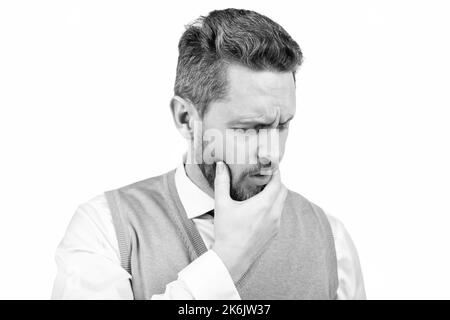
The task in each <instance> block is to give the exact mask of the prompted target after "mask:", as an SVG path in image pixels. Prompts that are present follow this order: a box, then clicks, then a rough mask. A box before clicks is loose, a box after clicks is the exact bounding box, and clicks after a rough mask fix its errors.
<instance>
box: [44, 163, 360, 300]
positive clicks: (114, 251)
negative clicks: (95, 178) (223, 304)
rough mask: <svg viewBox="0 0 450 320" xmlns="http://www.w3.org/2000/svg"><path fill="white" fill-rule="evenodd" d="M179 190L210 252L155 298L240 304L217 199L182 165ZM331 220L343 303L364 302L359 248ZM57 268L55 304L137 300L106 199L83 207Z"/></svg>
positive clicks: (69, 231) (60, 249)
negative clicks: (223, 250) (219, 227)
mask: <svg viewBox="0 0 450 320" xmlns="http://www.w3.org/2000/svg"><path fill="white" fill-rule="evenodd" d="M175 185H176V188H177V191H178V195H179V197H180V200H181V202H182V204H183V206H184V209H185V211H186V214H187V216H188V218H189V219H192V220H193V222H194V224H195V226H196V227H197V229H198V231H199V233H200V235H201V237H202V239H203V241H204V242H205V245H206V248H207V249H208V251H207V252H206V253H204V254H202V255H201V256H200V257H198V258H197V259H196V260H194V261H193V262H192V263H190V264H189V265H188V266H186V267H185V268H184V269H183V270H181V271H180V272H179V273H178V279H177V280H175V281H173V282H171V283H168V284H167V286H166V289H165V292H161V294H157V295H154V296H153V297H152V299H181V300H187V299H224V300H228V299H233V300H238V299H240V296H239V293H238V291H237V290H236V287H235V285H234V283H233V280H232V278H231V276H230V274H229V272H228V270H227V268H226V267H225V265H224V264H223V262H222V260H221V259H220V258H219V256H218V255H217V254H216V253H215V252H214V251H213V250H212V249H211V247H212V245H213V243H214V219H213V218H212V217H211V216H210V215H207V214H205V213H206V212H208V211H210V210H212V209H214V199H213V198H211V197H210V196H209V195H207V194H206V193H204V192H203V191H202V190H201V189H200V188H198V187H197V186H196V185H195V184H194V183H193V182H192V181H191V180H190V179H189V177H188V176H187V175H186V172H185V170H184V165H183V164H181V165H180V166H179V167H178V168H177V170H176V172H175ZM327 217H328V221H329V222H330V225H331V229H332V232H333V236H334V241H335V248H336V257H337V267H338V279H339V286H338V291H337V295H338V299H365V298H366V295H365V289H364V282H363V277H362V273H361V267H360V263H359V258H358V254H357V251H356V248H355V246H354V245H353V242H352V240H351V238H350V236H349V234H348V233H347V231H346V230H345V228H344V226H343V225H342V223H341V222H340V221H339V220H337V219H336V218H334V217H332V216H330V215H328V214H327ZM56 263H57V266H58V273H57V276H56V279H55V283H54V287H53V294H52V298H53V299H133V292H132V288H131V283H130V279H131V275H130V274H129V273H128V272H127V271H125V269H123V268H122V267H121V265H120V254H119V246H118V242H117V237H116V233H115V229H114V225H113V222H112V216H111V212H110V209H109V206H108V203H107V200H106V198H105V196H104V194H101V195H99V196H97V197H95V198H93V199H91V200H90V201H88V202H86V203H84V204H82V205H80V206H79V207H78V209H77V210H76V212H75V214H74V216H73V218H72V220H71V222H70V224H69V226H68V228H67V231H66V234H65V236H64V238H63V240H62V241H61V243H60V244H59V246H58V248H57V250H56ZM155 276H156V277H157V276H158V275H155Z"/></svg>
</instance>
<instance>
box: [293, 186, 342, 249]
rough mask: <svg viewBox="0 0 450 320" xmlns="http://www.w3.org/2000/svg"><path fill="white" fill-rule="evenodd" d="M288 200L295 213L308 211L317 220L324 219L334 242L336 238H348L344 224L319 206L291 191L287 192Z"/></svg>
mask: <svg viewBox="0 0 450 320" xmlns="http://www.w3.org/2000/svg"><path fill="white" fill-rule="evenodd" d="M289 200H290V203H291V205H293V206H295V208H296V209H297V210H296V211H297V212H300V213H304V212H307V211H309V212H311V213H313V214H315V215H316V216H317V217H319V218H322V219H326V221H328V224H329V225H330V227H331V231H332V233H333V237H334V238H335V240H336V239H337V238H339V239H342V238H347V237H349V236H348V232H347V230H346V229H345V227H344V224H343V223H342V222H341V221H340V220H339V219H338V218H336V217H335V216H333V215H331V214H329V213H328V212H326V211H325V210H323V209H322V207H320V206H319V205H317V204H315V203H314V202H312V201H310V200H308V199H307V198H306V197H304V196H302V195H301V194H299V193H297V192H295V191H292V190H289ZM305 209H309V210H305Z"/></svg>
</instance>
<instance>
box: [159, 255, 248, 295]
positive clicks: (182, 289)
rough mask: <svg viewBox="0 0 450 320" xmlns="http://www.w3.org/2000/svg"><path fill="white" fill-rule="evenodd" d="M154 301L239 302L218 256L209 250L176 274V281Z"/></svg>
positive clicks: (231, 281)
mask: <svg viewBox="0 0 450 320" xmlns="http://www.w3.org/2000/svg"><path fill="white" fill-rule="evenodd" d="M152 299H154V300H163V299H164V300H166V299H184V300H190V299H195V300H240V299H241V298H240V296H239V293H238V292H237V289H236V287H235V285H234V282H233V279H232V278H231V275H230V273H229V272H228V269H227V268H226V267H225V265H224V264H223V262H222V260H221V259H220V258H219V256H218V255H217V254H216V253H215V252H214V251H213V250H209V251H207V252H206V253H204V254H202V255H201V256H200V257H198V258H197V259H195V260H194V261H193V262H191V263H190V264H189V265H188V266H186V267H185V268H184V269H183V270H181V271H180V272H179V273H178V279H177V280H176V281H173V282H171V283H169V284H168V285H167V287H166V291H165V293H164V294H161V295H154V296H153V297H152Z"/></svg>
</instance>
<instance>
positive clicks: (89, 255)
mask: <svg viewBox="0 0 450 320" xmlns="http://www.w3.org/2000/svg"><path fill="white" fill-rule="evenodd" d="M301 62H302V53H301V51H300V48H299V46H298V45H297V43H296V42H295V41H294V40H293V39H292V38H291V37H290V36H289V34H288V33H287V32H286V31H285V30H284V29H283V28H282V27H281V26H279V25H278V24H277V23H275V22H273V21H272V20H270V19H269V18H267V17H265V16H263V15H260V14H258V13H256V12H252V11H247V10H236V9H226V10H219V11H213V12H211V13H210V14H209V15H208V16H207V17H203V18H200V19H198V20H197V21H196V22H195V23H193V24H191V25H190V26H188V27H187V29H186V31H185V32H184V34H183V35H182V37H181V40H180V42H179V58H178V66H177V76H176V81H175V90H174V91H175V96H174V97H173V99H172V101H171V111H172V114H173V119H174V122H175V125H176V127H177V128H178V130H179V132H180V133H181V134H182V135H183V137H185V138H186V140H187V141H188V151H187V154H185V155H184V157H183V163H181V164H180V166H179V167H178V168H177V169H176V170H173V171H171V172H169V173H166V174H163V175H161V176H158V177H153V178H150V179H146V180H143V181H140V182H136V183H134V184H131V185H128V186H125V187H123V188H119V189H116V190H112V191H108V192H106V193H104V194H102V195H99V196H97V197H95V198H94V199H92V200H90V201H88V202H87V203H85V204H83V205H81V206H80V207H79V208H78V210H77V212H76V213H75V215H74V217H73V219H72V221H71V223H70V225H69V227H68V230H67V232H66V235H65V237H64V239H63V240H62V242H61V244H60V245H59V247H58V249H57V253H56V260H57V264H58V275H57V278H56V281H55V285H54V290H53V298H56V299H78V298H81V299H90V298H92V299H133V298H134V299H364V298H365V291H364V284H363V279H362V275H361V270H360V265H359V261H358V256H357V253H356V249H355V248H354V246H353V243H352V241H351V239H350V237H349V235H348V233H347V232H346V230H345V229H344V227H343V225H342V224H341V223H340V222H339V221H338V220H337V219H335V218H333V217H332V216H330V215H327V214H325V213H324V212H323V211H322V209H320V208H319V207H318V206H316V205H315V204H313V203H311V202H309V201H308V200H307V199H305V198H304V197H302V196H300V195H299V194H297V193H295V192H293V191H289V190H287V189H286V187H285V186H284V185H283V184H282V182H281V175H280V170H279V163H280V161H281V159H282V157H283V153H284V149H285V143H286V140H287V136H288V131H289V122H290V120H292V118H293V117H294V115H295V110H296V104H295V72H296V70H297V68H298V66H299V65H300V64H301ZM237 158H239V159H237Z"/></svg>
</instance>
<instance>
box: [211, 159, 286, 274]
mask: <svg viewBox="0 0 450 320" xmlns="http://www.w3.org/2000/svg"><path fill="white" fill-rule="evenodd" d="M214 193H215V197H214V198H215V210H214V232H215V242H214V245H213V248H212V249H213V250H214V252H216V253H217V255H218V256H219V257H220V258H221V259H222V261H223V262H224V264H225V266H226V267H227V269H228V271H229V272H230V275H231V277H232V279H233V281H234V282H235V283H236V282H237V281H238V280H239V279H240V278H241V276H242V275H243V274H244V273H245V272H246V271H247V270H248V269H249V268H250V266H251V264H252V263H253V261H254V260H255V259H256V258H257V257H258V255H259V254H260V253H262V251H263V250H264V249H265V248H266V246H267V244H268V242H269V241H270V239H271V238H272V237H274V236H275V235H276V234H277V233H278V230H279V228H280V218H281V212H282V210H283V206H284V201H285V199H286V196H287V189H286V187H285V186H284V185H283V184H282V183H281V179H280V172H279V169H278V168H277V169H275V171H274V172H273V174H272V178H271V180H270V181H269V183H268V184H267V185H266V187H265V188H264V190H263V191H261V192H260V193H258V194H257V195H255V196H253V197H251V198H250V199H247V200H245V201H235V200H233V199H232V198H231V197H230V175H229V172H228V167H227V166H226V165H225V163H223V162H221V161H220V162H217V164H216V179H215V181H214Z"/></svg>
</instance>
